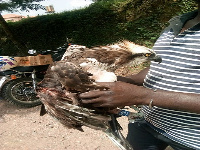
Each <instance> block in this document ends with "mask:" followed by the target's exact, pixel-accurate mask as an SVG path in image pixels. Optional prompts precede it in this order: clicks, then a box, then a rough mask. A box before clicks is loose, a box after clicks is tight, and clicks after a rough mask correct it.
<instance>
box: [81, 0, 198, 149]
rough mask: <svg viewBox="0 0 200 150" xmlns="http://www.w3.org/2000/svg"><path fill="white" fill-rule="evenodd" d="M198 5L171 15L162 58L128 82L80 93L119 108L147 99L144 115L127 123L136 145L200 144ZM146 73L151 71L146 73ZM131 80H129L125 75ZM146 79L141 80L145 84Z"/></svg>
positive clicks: (194, 146) (89, 100)
mask: <svg viewBox="0 0 200 150" xmlns="http://www.w3.org/2000/svg"><path fill="white" fill-rule="evenodd" d="M196 2H197V4H198V11H194V12H191V13H187V14H184V15H182V16H178V17H175V18H173V19H171V20H170V25H169V27H167V28H166V29H165V30H164V32H163V34H162V35H161V36H160V37H159V39H158V40H157V42H156V43H155V46H154V48H153V49H154V50H155V51H156V52H157V54H158V55H160V56H161V57H162V60H163V61H162V63H161V64H157V63H154V62H152V64H151V66H150V69H149V68H146V69H144V70H143V71H141V72H140V73H139V74H137V75H133V76H132V77H130V78H131V79H129V82H130V80H131V83H132V84H130V83H126V79H124V78H119V80H121V81H124V82H120V81H119V82H115V83H101V85H104V86H107V87H109V88H110V91H91V92H88V93H84V94H81V95H80V97H81V98H82V102H83V103H91V104H93V105H94V106H95V107H108V108H116V107H123V106H131V105H144V106H143V108H142V111H143V112H144V118H145V119H144V120H142V121H138V122H135V123H129V128H128V136H127V140H128V141H129V142H130V144H131V145H132V146H133V148H134V150H147V149H148V150H149V149H152V150H154V149H158V150H162V149H165V148H166V147H167V146H168V145H170V146H171V147H172V148H174V149H180V150H184V149H185V150H190V149H199V150H200V95H199V94H200V0H196ZM147 73H148V74H147ZM127 81H128V80H127ZM142 85H143V86H142Z"/></svg>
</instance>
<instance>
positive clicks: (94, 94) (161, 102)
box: [80, 82, 200, 113]
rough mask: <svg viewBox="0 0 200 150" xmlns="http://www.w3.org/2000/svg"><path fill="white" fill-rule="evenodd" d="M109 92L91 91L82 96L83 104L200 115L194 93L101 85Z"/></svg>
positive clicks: (199, 96)
mask: <svg viewBox="0 0 200 150" xmlns="http://www.w3.org/2000/svg"><path fill="white" fill-rule="evenodd" d="M99 84H100V85H102V86H106V87H108V88H109V89H110V90H109V91H90V92H88V93H83V94H81V95H80V98H81V99H82V102H83V103H91V104H93V106H95V107H109V108H116V107H124V106H131V105H149V103H150V101H151V100H153V103H152V105H153V106H158V107H162V108H168V109H174V110H181V111H188V112H193V113H200V95H199V94H192V93H181V92H170V91H164V90H157V91H156V92H155V91H153V90H152V89H148V88H144V87H143V86H137V85H134V84H129V83H124V82H113V83H99Z"/></svg>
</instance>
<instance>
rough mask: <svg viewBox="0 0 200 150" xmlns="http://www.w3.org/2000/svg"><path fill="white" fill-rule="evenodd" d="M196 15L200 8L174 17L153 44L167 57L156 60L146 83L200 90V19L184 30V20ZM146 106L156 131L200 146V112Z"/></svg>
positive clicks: (147, 115)
mask: <svg viewBox="0 0 200 150" xmlns="http://www.w3.org/2000/svg"><path fill="white" fill-rule="evenodd" d="M195 15H197V11H195V12H191V13H187V14H184V15H182V16H178V17H175V18H173V19H172V20H170V25H169V27H167V28H166V30H164V32H163V33H162V35H161V36H160V37H159V38H158V40H157V42H156V43H155V45H154V47H153V49H154V50H155V51H156V53H157V54H158V55H159V56H161V57H162V60H163V61H162V63H161V64H158V63H154V62H152V64H151V66H150V71H149V72H148V74H147V76H146V78H145V81H144V87H146V88H151V89H161V90H166V91H173V92H183V93H196V94H200V23H199V24H197V25H195V26H194V27H192V28H190V29H187V30H185V31H184V32H182V33H180V30H181V28H182V26H183V25H184V23H185V22H186V21H187V20H188V19H191V18H194V17H195ZM199 109H200V108H199ZM142 110H143V112H144V115H145V120H146V121H147V122H148V123H149V125H150V126H151V127H152V128H154V129H155V130H156V131H158V132H160V133H161V134H163V135H165V136H167V137H168V138H170V139H172V140H173V141H176V142H178V143H180V144H182V145H185V146H187V147H190V148H194V149H200V114H196V113H190V112H184V111H176V110H171V109H165V108H160V107H156V106H154V107H153V109H149V107H148V106H144V107H143V108H142Z"/></svg>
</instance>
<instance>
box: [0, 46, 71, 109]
mask: <svg viewBox="0 0 200 150" xmlns="http://www.w3.org/2000/svg"><path fill="white" fill-rule="evenodd" d="M67 47H68V44H65V45H63V46H62V47H59V48H57V50H56V51H51V50H46V51H43V52H41V55H37V56H38V57H40V58H45V57H47V56H48V58H49V56H51V57H50V58H52V61H59V60H61V58H62V56H63V54H64V53H65V51H66V48H67ZM35 53H36V51H34V50H29V54H31V55H34V54H35ZM23 58H24V57H23ZM26 58H27V59H30V58H33V57H28V56H27V57H26ZM34 58H35V57H34ZM16 59H20V63H24V66H23V65H20V66H18V65H17V66H15V65H16ZM29 61H30V60H29ZM29 63H30V62H29ZM49 64H50V62H49V63H48V62H45V63H43V64H42V65H34V64H33V65H30V64H29V65H28V66H27V64H26V59H22V58H19V57H10V56H0V90H1V95H2V97H3V98H4V99H5V100H7V101H8V102H10V103H12V104H15V105H17V106H22V107H34V106H37V105H40V104H41V102H40V100H39V98H38V97H37V94H36V86H37V83H38V82H40V81H41V80H42V79H43V78H44V75H45V73H46V70H47V68H48V66H49Z"/></svg>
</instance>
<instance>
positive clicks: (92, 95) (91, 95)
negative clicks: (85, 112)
mask: <svg viewBox="0 0 200 150" xmlns="http://www.w3.org/2000/svg"><path fill="white" fill-rule="evenodd" d="M110 92H111V91H90V92H85V93H82V94H80V95H79V97H80V98H81V99H92V98H97V97H101V96H102V95H105V94H107V93H110Z"/></svg>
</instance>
